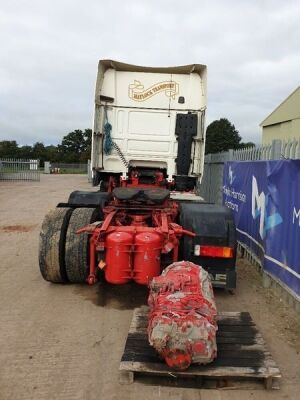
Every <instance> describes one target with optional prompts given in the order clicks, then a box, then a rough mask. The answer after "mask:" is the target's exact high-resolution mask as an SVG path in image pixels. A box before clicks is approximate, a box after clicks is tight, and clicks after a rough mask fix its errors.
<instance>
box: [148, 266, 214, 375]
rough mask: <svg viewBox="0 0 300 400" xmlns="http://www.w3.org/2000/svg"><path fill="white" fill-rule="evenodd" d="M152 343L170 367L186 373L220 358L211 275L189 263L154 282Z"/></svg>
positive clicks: (152, 282) (157, 278) (151, 298)
mask: <svg viewBox="0 0 300 400" xmlns="http://www.w3.org/2000/svg"><path fill="white" fill-rule="evenodd" d="M148 304H149V306H150V314H149V321H148V338H149V343H150V345H151V346H153V347H154V348H155V349H156V350H157V351H158V353H159V354H160V355H161V356H162V357H163V358H164V359H165V361H166V363H167V364H168V366H169V367H172V368H174V369H177V370H184V369H186V368H188V367H189V365H190V364H191V363H200V364H207V363H209V362H211V361H213V360H214V358H215V357H216V355H217V345H216V331H217V329H218V328H217V324H216V314H217V310H216V305H215V301H214V294H213V290H212V285H211V282H210V278H209V276H208V273H207V272H206V271H205V270H204V269H203V268H202V267H200V266H199V265H196V264H193V263H191V262H188V261H180V262H175V263H173V264H171V265H169V266H168V267H167V268H166V269H165V270H164V271H163V272H162V274H161V275H160V276H158V277H155V278H153V279H152V281H151V283H150V294H149V298H148Z"/></svg>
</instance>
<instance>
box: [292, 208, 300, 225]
mask: <svg viewBox="0 0 300 400" xmlns="http://www.w3.org/2000/svg"><path fill="white" fill-rule="evenodd" d="M295 219H296V220H297V219H298V225H299V226H300V208H299V210H298V211H297V210H296V207H294V210H293V224H294V223H295ZM296 223H297V221H296Z"/></svg>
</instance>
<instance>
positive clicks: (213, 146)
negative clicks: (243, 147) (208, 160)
mask: <svg viewBox="0 0 300 400" xmlns="http://www.w3.org/2000/svg"><path fill="white" fill-rule="evenodd" d="M241 140H242V138H241V136H240V135H239V132H238V131H237V130H236V129H235V126H234V125H233V124H231V123H230V122H229V121H228V119H227V118H221V119H219V120H216V121H213V122H212V123H211V124H210V125H208V127H207V129H206V145H205V153H206V154H210V153H218V152H220V151H227V150H229V149H237V148H239V146H240V141H241Z"/></svg>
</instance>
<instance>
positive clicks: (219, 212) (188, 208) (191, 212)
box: [179, 202, 237, 289]
mask: <svg viewBox="0 0 300 400" xmlns="http://www.w3.org/2000/svg"><path fill="white" fill-rule="evenodd" d="M179 223H180V225H181V226H182V227H183V228H184V229H187V230H191V231H193V232H194V233H196V237H194V238H190V237H186V236H184V237H182V239H181V246H180V256H181V259H183V260H186V261H192V262H193V263H195V264H199V265H201V266H202V267H204V268H205V269H206V270H207V271H208V273H209V274H210V276H211V280H212V283H213V286H215V287H224V288H227V289H234V288H235V287H236V270H235V264H236V245H237V243H236V229H235V223H234V219H233V215H232V212H231V210H230V209H229V208H227V207H225V206H220V205H217V204H207V203H201V202H182V203H180V207H179ZM195 245H200V246H201V245H211V246H224V247H232V248H233V249H234V252H233V257H232V258H219V257H202V256H196V255H195V254H194V249H195Z"/></svg>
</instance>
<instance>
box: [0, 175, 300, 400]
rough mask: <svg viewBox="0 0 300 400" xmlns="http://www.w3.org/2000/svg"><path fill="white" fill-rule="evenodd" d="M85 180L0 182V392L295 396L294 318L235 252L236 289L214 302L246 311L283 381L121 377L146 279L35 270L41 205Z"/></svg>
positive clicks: (61, 399) (297, 343)
mask: <svg viewBox="0 0 300 400" xmlns="http://www.w3.org/2000/svg"><path fill="white" fill-rule="evenodd" d="M75 189H81V190H90V186H89V184H88V183H87V182H86V177H84V176H80V175H42V176H41V181H40V182H0V260H1V262H0V273H1V276H0V348H1V352H0V363H1V369H0V399H1V400H8V399H11V400H19V399H37V400H42V399H51V400H52V399H57V400H66V399H72V400H76V399H86V400H92V399H97V400H99V399H101V400H102V399H103V400H106V399H108V400H110V399H122V400H126V399H140V398H141V396H142V397H143V400H147V399H152V398H163V399H164V398H166V399H182V400H189V399H201V400H209V399H214V400H219V399H222V400H223V399H224V400H227V399H228V400H229V399H230V400H235V399H239V400H240V399H243V400H247V399H253V400H262V399H274V400H276V399H292V400H296V399H298V398H299V391H300V383H299V367H300V356H299V351H300V339H299V332H300V321H299V316H298V315H297V314H296V313H295V312H294V311H293V310H291V309H289V308H288V307H287V306H286V305H285V303H284V302H283V301H281V299H279V298H278V297H276V296H274V295H273V293H272V291H271V290H266V289H263V288H262V286H261V282H260V276H259V274H258V272H257V271H256V269H255V268H254V267H253V266H251V265H249V264H248V263H247V262H245V261H244V260H239V261H238V289H237V291H236V294H235V295H230V294H228V293H226V292H223V291H217V292H216V299H217V304H218V309H219V310H224V311H249V312H250V313H251V315H252V317H253V319H254V321H255V322H256V324H257V325H258V327H259V329H260V331H261V333H262V335H263V336H264V338H265V340H266V342H267V344H268V347H269V349H270V351H271V352H272V354H273V356H274V359H275V360H276V362H277V364H278V366H279V368H280V369H281V372H282V375H283V378H282V382H281V389H280V390H278V391H270V392H267V391H265V390H262V389H259V390H249V389H248V390H247V389H245V390H242V391H241V390H234V391H233V390H228V389H227V390H224V389H223V390H222V389H219V390H196V389H182V388H169V387H163V386H153V385H149V384H148V385H145V384H142V383H140V382H135V383H134V384H132V385H126V386H122V385H120V384H119V383H118V367H119V362H120V357H121V354H122V350H123V347H124V343H125V339H126V335H127V332H128V328H129V325H130V321H131V316H132V310H133V308H135V307H137V306H139V305H142V304H145V302H146V298H147V289H146V288H143V287H138V286H134V285H124V286H120V287H117V286H115V287H114V286H111V285H108V284H97V285H95V286H93V287H88V286H87V285H53V284H49V283H47V282H45V281H44V280H43V279H42V277H41V275H40V272H39V268H38V262H37V255H38V236H39V230H40V226H41V223H42V220H43V217H44V215H45V213H46V212H47V211H48V210H49V209H51V208H53V207H55V205H56V204H57V203H58V202H61V201H66V200H67V198H68V195H69V193H70V192H71V191H72V190H75Z"/></svg>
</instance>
